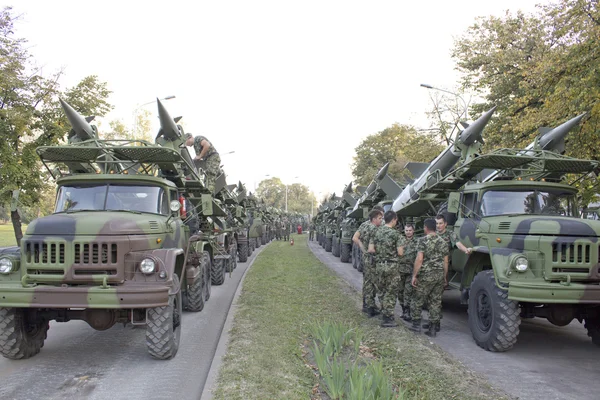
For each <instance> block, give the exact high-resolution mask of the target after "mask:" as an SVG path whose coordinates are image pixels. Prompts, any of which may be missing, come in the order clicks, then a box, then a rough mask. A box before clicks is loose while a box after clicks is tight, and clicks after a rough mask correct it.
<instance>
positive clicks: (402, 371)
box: [214, 235, 507, 400]
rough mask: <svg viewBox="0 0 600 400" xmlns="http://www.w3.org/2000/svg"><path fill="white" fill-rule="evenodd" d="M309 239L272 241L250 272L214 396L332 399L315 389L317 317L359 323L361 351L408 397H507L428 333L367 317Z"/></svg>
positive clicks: (352, 325) (356, 325) (357, 298)
mask: <svg viewBox="0 0 600 400" xmlns="http://www.w3.org/2000/svg"><path fill="white" fill-rule="evenodd" d="M306 239H307V238H306V235H294V240H295V245H294V246H290V244H289V243H288V242H277V241H275V242H273V243H271V244H270V245H269V247H267V248H266V249H265V250H263V251H262V252H261V254H260V255H259V256H258V259H257V260H256V261H255V262H254V264H253V266H252V268H251V269H250V270H249V271H248V275H247V276H246V278H245V280H244V283H243V288H242V292H241V295H240V297H239V299H238V310H237V312H236V315H235V318H234V323H233V327H232V329H231V332H230V343H229V345H228V350H227V354H226V355H225V357H224V359H223V364H222V366H221V370H220V373H219V377H218V379H217V388H216V390H215V392H214V398H215V399H309V398H314V399H318V398H325V399H327V398H329V397H328V396H327V395H326V394H325V393H324V391H321V390H319V389H318V386H319V384H320V383H321V380H320V379H319V374H318V373H317V372H316V371H317V370H318V368H317V366H316V365H314V364H315V362H314V357H313V356H312V351H310V348H311V347H313V343H314V340H315V338H314V337H313V334H312V333H311V332H312V331H313V329H311V327H314V324H315V322H316V321H332V322H337V323H342V324H344V326H348V327H350V328H352V329H354V328H356V329H360V331H361V332H362V338H361V340H362V344H361V346H360V351H361V354H362V355H363V356H365V357H371V358H372V359H373V360H376V361H377V363H380V365H381V367H382V369H383V372H384V373H385V375H386V376H387V377H388V379H389V381H390V383H391V384H392V385H393V386H394V387H397V388H400V390H401V391H402V392H403V394H404V397H403V398H405V399H435V400H438V399H500V398H507V396H506V395H505V394H504V393H502V392H499V391H496V390H494V389H493V388H491V387H490V386H489V384H488V383H487V381H486V380H485V379H483V378H482V377H480V376H479V375H476V374H474V373H472V372H471V371H469V370H467V369H466V368H465V367H464V366H463V365H462V364H461V363H460V362H459V361H457V360H456V359H454V358H453V357H452V356H450V355H448V354H446V353H445V352H443V351H442V350H441V349H440V348H439V347H437V346H435V345H432V344H431V343H430V342H429V341H428V340H426V337H425V336H416V335H414V334H413V333H412V332H410V331H408V330H407V329H406V328H405V327H403V326H400V327H398V328H393V329H391V328H387V329H386V328H380V327H379V324H380V320H379V319H378V318H373V319H368V318H366V317H365V316H364V314H363V313H361V312H360V306H361V305H362V304H361V303H362V301H361V299H360V295H359V294H358V293H356V291H355V290H354V289H352V288H351V287H350V286H349V285H348V284H347V283H346V282H345V281H343V280H341V279H340V278H338V277H337V276H336V275H335V274H334V273H333V272H332V271H331V270H330V269H329V268H327V267H326V266H325V265H323V264H322V263H321V262H320V261H319V260H318V259H317V258H316V257H315V256H314V255H313V254H312V252H311V251H310V249H308V246H307V243H306ZM348 268H352V266H351V265H350V264H348Z"/></svg>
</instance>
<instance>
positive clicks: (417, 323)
mask: <svg viewBox="0 0 600 400" xmlns="http://www.w3.org/2000/svg"><path fill="white" fill-rule="evenodd" d="M408 329H410V330H411V331H413V332H415V333H421V321H419V320H414V319H413V320H412V325H411V326H409V327H408Z"/></svg>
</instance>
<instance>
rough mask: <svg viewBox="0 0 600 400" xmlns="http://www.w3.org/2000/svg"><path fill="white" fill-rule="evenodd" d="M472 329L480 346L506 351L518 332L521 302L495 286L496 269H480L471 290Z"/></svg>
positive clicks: (489, 349)
mask: <svg viewBox="0 0 600 400" xmlns="http://www.w3.org/2000/svg"><path fill="white" fill-rule="evenodd" d="M468 313H469V328H470V329H471V333H472V334H473V339H475V342H476V343H477V345H478V346H479V347H481V348H483V349H485V350H488V351H506V350H509V349H510V348H512V347H513V345H514V344H515V343H516V342H517V336H518V335H519V325H520V324H521V315H520V310H519V303H517V302H516V301H512V300H508V292H507V291H505V290H502V289H500V288H499V287H497V286H496V280H495V279H494V271H491V270H487V271H481V272H480V273H478V274H477V275H476V276H475V279H473V282H472V283H471V290H470V292H469V308H468Z"/></svg>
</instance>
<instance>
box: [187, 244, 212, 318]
mask: <svg viewBox="0 0 600 400" xmlns="http://www.w3.org/2000/svg"><path fill="white" fill-rule="evenodd" d="M207 260H208V262H210V255H209V254H208V252H206V251H204V252H202V256H201V257H200V267H199V268H200V269H201V271H202V273H201V275H200V279H196V281H195V282H194V284H193V285H190V286H189V287H188V288H187V290H186V291H185V298H184V300H185V301H184V306H183V309H184V310H186V311H193V312H198V311H202V310H203V309H204V302H205V301H206V300H208V298H207V297H210V289H209V290H208V294H207V293H206V289H207V285H206V281H207V279H206V277H207V270H206V262H207Z"/></svg>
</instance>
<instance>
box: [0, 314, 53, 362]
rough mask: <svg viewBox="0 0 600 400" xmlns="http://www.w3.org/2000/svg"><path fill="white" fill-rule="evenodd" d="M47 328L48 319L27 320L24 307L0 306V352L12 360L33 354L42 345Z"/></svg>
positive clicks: (46, 334) (37, 351)
mask: <svg viewBox="0 0 600 400" xmlns="http://www.w3.org/2000/svg"><path fill="white" fill-rule="evenodd" d="M48 328H49V324H48V321H44V320H41V321H38V322H33V323H31V322H30V321H28V318H27V309H25V308H0V353H2V355H3V356H4V357H6V358H11V359H13V360H20V359H23V358H29V357H33V356H35V355H36V354H37V353H39V352H40V349H41V348H42V347H44V340H46V337H47V336H48Z"/></svg>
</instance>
